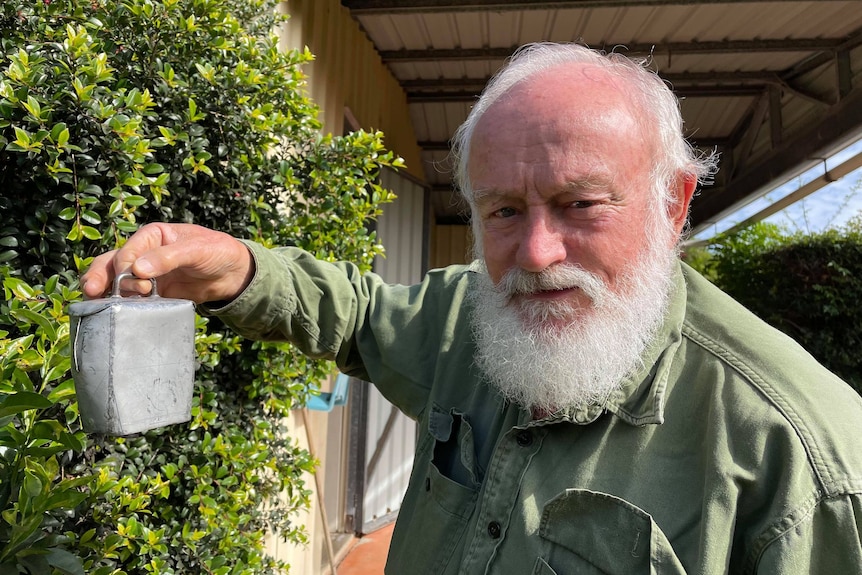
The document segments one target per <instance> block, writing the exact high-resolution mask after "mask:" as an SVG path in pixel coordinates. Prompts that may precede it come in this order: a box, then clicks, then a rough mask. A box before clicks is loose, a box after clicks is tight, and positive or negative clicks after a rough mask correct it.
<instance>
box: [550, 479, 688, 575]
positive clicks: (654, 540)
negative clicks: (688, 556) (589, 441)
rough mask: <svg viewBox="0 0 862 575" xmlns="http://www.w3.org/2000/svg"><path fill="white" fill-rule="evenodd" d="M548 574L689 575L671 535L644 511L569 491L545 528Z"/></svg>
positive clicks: (552, 506)
mask: <svg viewBox="0 0 862 575" xmlns="http://www.w3.org/2000/svg"><path fill="white" fill-rule="evenodd" d="M539 535H540V537H541V540H542V542H541V549H542V559H543V560H544V562H546V564H547V566H548V569H550V570H546V571H540V570H538V569H539V568H540V567H539V564H538V562H537V566H536V569H537V570H535V571H534V573H536V574H539V573H541V574H542V575H545V574H546V573H547V574H548V575H685V569H684V568H683V567H682V564H681V563H680V561H679V559H678V558H677V556H676V554H675V553H674V551H673V548H672V547H671V545H670V542H669V541H668V539H667V537H666V536H665V534H664V533H662V531H661V529H659V527H658V525H656V523H655V521H653V519H652V517H651V516H650V515H649V514H648V513H647V512H646V511H644V510H642V509H640V508H639V507H637V506H635V505H632V504H631V503H629V502H627V501H625V500H623V499H620V498H619V497H615V496H613V495H609V494H607V493H598V492H595V491H588V490H584V489H567V490H566V491H565V492H564V493H562V494H560V495H558V496H557V497H555V498H554V499H552V500H551V501H549V502H548V503H547V504H546V505H545V508H544V511H543V513H542V520H541V523H540V525H539Z"/></svg>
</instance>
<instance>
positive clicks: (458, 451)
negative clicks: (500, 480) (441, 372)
mask: <svg viewBox="0 0 862 575" xmlns="http://www.w3.org/2000/svg"><path fill="white" fill-rule="evenodd" d="M474 453H475V450H474V447H473V431H472V428H471V426H470V423H469V422H468V421H467V420H466V418H465V417H464V416H463V415H462V414H460V413H458V412H456V411H454V410H453V411H450V412H445V411H443V410H441V409H438V408H436V406H435V409H434V410H433V411H432V413H431V414H430V416H429V420H428V428H427V433H425V434H423V436H422V439H421V442H420V445H419V449H418V450H417V452H416V460H415V463H414V468H413V473H414V476H413V477H411V488H410V490H408V492H407V495H406V497H405V499H404V503H403V504H402V508H401V513H400V516H401V517H400V518H399V519H398V523H397V524H396V526H395V533H394V534H393V537H392V544H391V546H390V550H389V558H388V560H387V563H386V573H387V574H389V573H391V574H397V575H401V574H408V573H409V574H411V575H440V574H444V573H445V574H449V573H454V572H455V571H456V570H457V567H458V560H457V557H456V556H457V555H458V553H459V549H460V545H461V544H462V543H463V541H462V539H463V536H464V531H465V529H466V525H467V521H468V519H469V517H470V515H471V514H472V512H473V509H474V508H475V506H476V498H477V496H478V477H477V473H478V471H477V468H476V461H475V459H476V458H475V454H474ZM408 543H409V545H408Z"/></svg>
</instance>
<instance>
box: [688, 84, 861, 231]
mask: <svg viewBox="0 0 862 575" xmlns="http://www.w3.org/2000/svg"><path fill="white" fill-rule="evenodd" d="M859 136H862V90H857V91H855V92H854V93H852V94H851V95H850V96H848V97H847V98H845V99H844V100H842V101H841V102H840V103H839V104H837V105H835V106H833V107H832V109H831V110H830V111H829V112H828V113H826V114H824V115H823V116H821V117H820V118H817V119H814V120H813V121H812V122H810V123H809V125H808V127H807V128H805V129H803V130H801V131H800V132H798V133H796V135H795V137H793V138H790V139H785V140H784V141H783V142H782V144H781V145H780V146H779V147H778V148H775V149H773V150H772V152H770V153H769V155H768V156H766V157H765V158H763V159H761V160H759V161H756V162H752V163H750V164H749V165H747V166H745V169H744V170H743V171H742V172H741V173H739V174H738V175H736V176H735V177H733V178H732V180H731V181H730V182H729V183H728V184H727V185H726V186H725V187H724V189H722V190H720V191H719V190H717V191H716V192H715V193H703V194H702V195H701V196H700V197H698V198H697V199H696V200H695V201H693V202H692V206H691V221H692V224H693V225H694V226H699V225H701V224H703V223H704V222H712V221H716V220H718V219H720V218H721V217H722V216H723V215H726V214H728V213H731V212H732V211H733V210H734V209H735V207H736V206H738V205H740V204H742V203H744V202H745V201H747V199H749V198H753V197H757V196H758V195H759V194H761V193H762V192H764V191H766V190H767V188H768V187H769V186H770V185H773V184H775V183H776V182H783V181H787V180H788V179H790V178H792V177H794V175H796V174H798V173H802V172H804V171H805V170H807V169H808V168H810V167H811V166H813V165H814V164H816V163H817V162H820V161H822V158H823V157H824V156H827V155H830V154H832V153H834V151H835V150H837V149H839V148H840V147H841V146H842V145H846V144H847V143H849V142H851V141H852V140H853V139H856V138H858V137H859Z"/></svg>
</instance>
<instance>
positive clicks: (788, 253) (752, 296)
mask: <svg viewBox="0 0 862 575" xmlns="http://www.w3.org/2000/svg"><path fill="white" fill-rule="evenodd" d="M688 260H689V262H690V263H692V264H694V266H695V267H696V268H698V269H699V270H700V271H702V272H703V273H704V274H705V275H707V277H709V278H710V279H711V280H712V281H713V282H714V283H715V284H716V285H718V286H719V287H720V288H722V289H723V290H725V291H726V292H727V293H729V294H730V295H732V296H733V297H734V298H736V299H737V300H738V301H740V302H741V303H742V304H744V305H745V306H746V307H748V308H749V309H751V310H752V311H753V312H754V313H756V314H757V315H758V316H760V317H761V318H762V319H764V320H765V321H767V322H768V323H770V324H772V325H774V326H775V327H777V328H778V329H780V330H782V331H784V332H785V333H787V334H789V335H790V336H791V337H793V338H794V339H796V340H797V341H799V342H800V343H801V344H802V345H803V346H804V347H805V348H806V349H808V351H810V352H811V354H812V355H814V356H815V357H816V358H817V359H818V360H819V361H820V362H822V363H823V364H824V365H826V366H827V367H828V368H829V369H831V370H832V371H834V372H835V373H837V374H838V375H840V376H841V377H842V378H844V379H845V380H846V381H847V382H849V383H850V384H851V385H852V386H853V387H854V388H855V389H856V390H857V391H859V392H860V393H862V218H860V217H858V216H857V218H856V219H854V220H852V221H851V222H850V223H849V224H847V225H846V226H844V227H843V228H840V229H833V230H829V231H825V232H822V233H816V234H802V233H793V234H788V233H785V232H783V231H782V230H781V229H780V228H779V227H777V226H775V225H771V224H766V223H758V224H755V225H753V226H751V227H748V228H746V229H744V230H742V231H740V232H739V233H737V234H734V235H730V236H719V237H718V238H717V239H716V240H715V241H714V243H712V244H711V245H710V246H709V247H708V248H707V250H706V251H700V252H698V251H695V252H693V253H690V254H688Z"/></svg>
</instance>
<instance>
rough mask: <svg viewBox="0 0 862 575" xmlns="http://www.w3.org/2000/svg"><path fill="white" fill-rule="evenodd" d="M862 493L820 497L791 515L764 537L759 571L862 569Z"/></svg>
mask: <svg viewBox="0 0 862 575" xmlns="http://www.w3.org/2000/svg"><path fill="white" fill-rule="evenodd" d="M860 534H862V495H860V493H852V494H848V495H841V496H835V497H828V498H824V499H820V500H818V501H817V502H816V503H815V504H813V506H811V507H810V508H809V509H805V510H801V511H799V512H798V513H796V514H792V515H790V516H788V517H787V518H786V519H785V520H784V521H783V522H781V524H779V525H776V526H774V528H773V529H772V530H770V533H767V534H766V535H765V536H764V538H763V539H762V540H763V541H764V544H765V547H764V548H763V550H762V552H761V553H760V554H759V558H758V560H757V561H756V566H755V568H754V569H753V570H752V571H751V572H753V573H756V574H757V575H791V574H793V575H797V574H799V575H801V574H803V573H804V574H806V575H832V574H835V573H842V574H847V575H853V574H860V573H862V535H860Z"/></svg>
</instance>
